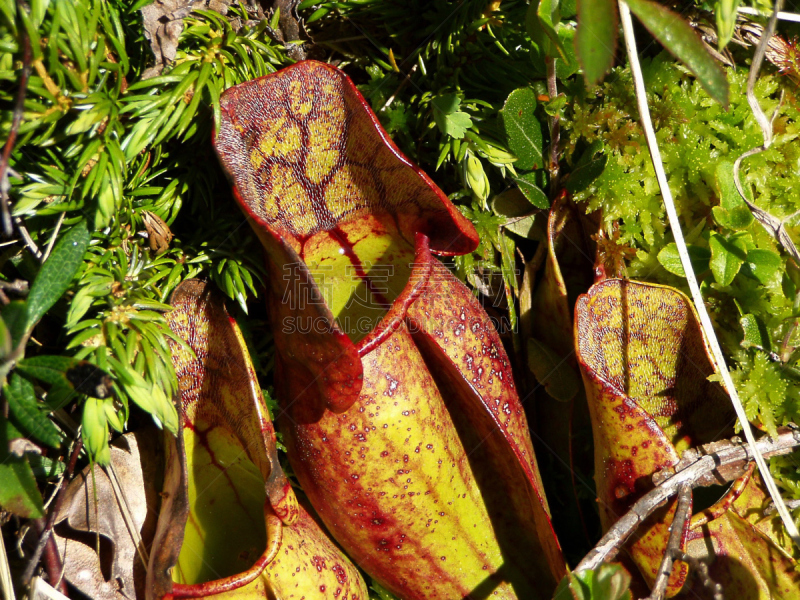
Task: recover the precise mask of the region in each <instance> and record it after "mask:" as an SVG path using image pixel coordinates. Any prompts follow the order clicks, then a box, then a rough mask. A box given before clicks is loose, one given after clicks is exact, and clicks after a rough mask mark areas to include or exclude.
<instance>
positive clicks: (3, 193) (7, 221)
mask: <svg viewBox="0 0 800 600" xmlns="http://www.w3.org/2000/svg"><path fill="white" fill-rule="evenodd" d="M17 10H24V9H23V8H22V3H21V2H18V3H17ZM17 21H18V23H19V38H20V39H19V41H20V46H22V72H21V73H20V76H19V89H18V90H17V101H16V104H15V105H14V115H13V116H12V118H11V130H10V131H9V132H8V139H7V140H6V143H5V145H4V146H3V154H2V157H0V211H1V212H2V226H3V234H4V236H5V237H7V238H8V237H11V234H12V233H13V228H12V226H11V208H10V207H9V206H8V185H7V180H6V177H7V176H8V163H9V162H10V160H11V152H12V150H14V144H15V143H16V141H17V131H19V126H20V124H22V115H23V111H24V109H25V95H26V94H27V93H28V78H29V77H30V74H31V61H32V59H33V56H32V54H31V40H30V39H29V38H28V32H27V30H26V29H25V25H24V24H23V23H21V19H18V20H17Z"/></svg>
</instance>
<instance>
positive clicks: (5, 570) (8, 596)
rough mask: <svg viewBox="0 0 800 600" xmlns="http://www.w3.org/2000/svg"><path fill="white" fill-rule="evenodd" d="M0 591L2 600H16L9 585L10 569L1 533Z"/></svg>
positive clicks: (10, 584) (12, 587) (11, 586)
mask: <svg viewBox="0 0 800 600" xmlns="http://www.w3.org/2000/svg"><path fill="white" fill-rule="evenodd" d="M0 591H2V592H3V600H17V598H16V596H15V595H14V586H13V585H12V583H11V568H10V567H9V566H8V555H7V554H6V543H5V540H3V536H2V533H0Z"/></svg>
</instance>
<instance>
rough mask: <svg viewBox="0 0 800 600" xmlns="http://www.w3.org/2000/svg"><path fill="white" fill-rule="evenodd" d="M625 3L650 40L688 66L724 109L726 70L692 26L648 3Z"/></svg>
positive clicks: (647, 0)
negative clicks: (653, 38) (648, 33)
mask: <svg viewBox="0 0 800 600" xmlns="http://www.w3.org/2000/svg"><path fill="white" fill-rule="evenodd" d="M627 4H628V6H629V7H630V9H631V11H632V12H633V14H635V15H636V16H637V17H638V18H639V20H640V21H641V22H642V24H643V25H644V26H645V27H647V29H648V30H649V31H650V33H651V34H653V37H655V38H656V39H657V40H658V41H659V42H661V44H662V45H663V46H664V47H665V48H666V49H667V50H669V51H670V52H671V53H672V54H673V55H675V57H676V58H677V59H678V60H680V61H681V62H682V63H684V64H685V65H686V66H687V67H689V70H690V71H691V72H692V73H694V74H695V76H696V77H697V79H698V81H699V82H700V84H701V85H702V86H703V87H704V88H705V89H706V91H707V92H708V93H709V95H710V96H711V97H712V98H714V100H716V101H717V102H719V103H720V104H722V105H723V106H727V105H728V78H727V77H726V75H725V71H724V70H723V69H722V67H721V66H720V65H719V63H717V61H716V60H714V58H713V57H712V56H711V54H709V52H708V50H706V48H705V46H703V42H702V41H701V40H700V38H699V37H698V35H697V34H696V33H695V32H694V30H693V29H692V28H691V26H690V25H689V24H688V23H687V22H686V21H685V20H684V19H683V18H682V17H681V16H680V15H679V14H677V13H674V12H672V11H671V10H669V9H668V8H666V7H664V6H662V5H660V4H657V3H655V2H651V1H650V0H630V1H629V2H628V3H627Z"/></svg>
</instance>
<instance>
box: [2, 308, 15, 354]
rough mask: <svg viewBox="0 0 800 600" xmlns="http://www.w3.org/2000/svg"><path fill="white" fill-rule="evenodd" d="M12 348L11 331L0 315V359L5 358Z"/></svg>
mask: <svg viewBox="0 0 800 600" xmlns="http://www.w3.org/2000/svg"><path fill="white" fill-rule="evenodd" d="M12 348H13V347H12V345H11V331H10V330H9V328H8V327H7V326H6V322H5V321H4V320H3V318H2V316H1V315H0V361H2V360H5V358H6V357H7V356H8V355H9V354H10V353H11V349H12Z"/></svg>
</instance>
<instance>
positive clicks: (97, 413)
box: [81, 398, 111, 465]
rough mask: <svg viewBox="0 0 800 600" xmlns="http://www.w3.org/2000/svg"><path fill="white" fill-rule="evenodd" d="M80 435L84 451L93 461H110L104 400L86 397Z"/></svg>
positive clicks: (103, 463)
mask: <svg viewBox="0 0 800 600" xmlns="http://www.w3.org/2000/svg"><path fill="white" fill-rule="evenodd" d="M81 425H82V426H83V430H82V437H83V443H84V445H85V446H86V451H87V452H88V453H89V456H90V457H91V459H92V460H93V461H94V462H97V463H99V464H101V465H107V464H108V463H109V462H110V461H111V450H110V449H109V447H108V425H107V423H106V411H105V407H104V401H103V400H98V399H96V398H87V399H86V402H85V403H84V405H83V418H82V419H81Z"/></svg>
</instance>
